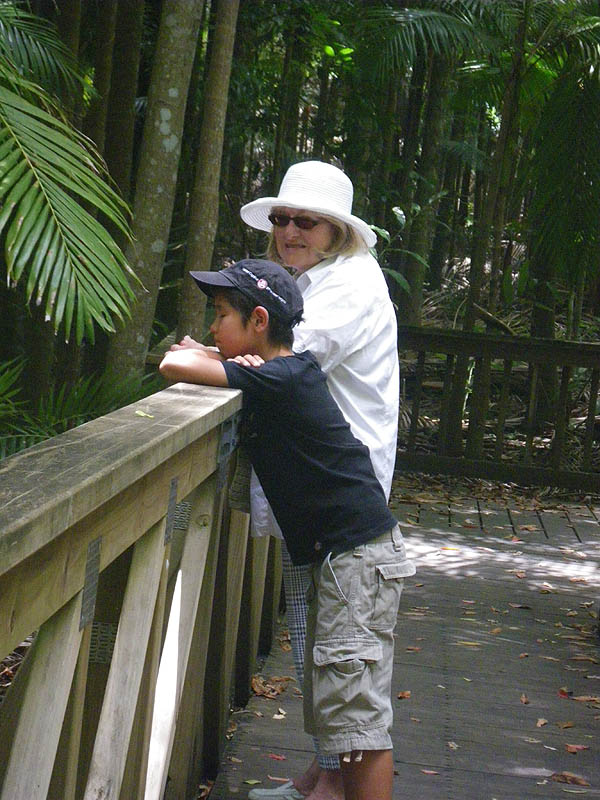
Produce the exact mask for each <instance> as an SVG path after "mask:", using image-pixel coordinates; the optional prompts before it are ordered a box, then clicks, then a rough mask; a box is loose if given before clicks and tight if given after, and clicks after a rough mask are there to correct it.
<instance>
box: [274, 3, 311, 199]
mask: <svg viewBox="0 0 600 800" xmlns="http://www.w3.org/2000/svg"><path fill="white" fill-rule="evenodd" d="M303 26H304V23H303V21H302V20H296V19H294V18H292V24H291V26H290V28H289V31H288V33H287V36H286V49H285V58H284V62H283V71H282V74H281V84H280V92H279V93H280V115H279V124H278V125H277V133H276V136H275V151H274V155H273V177H272V184H271V188H272V192H273V194H276V192H277V189H278V187H279V184H280V183H281V179H282V177H283V174H284V172H285V171H286V169H287V167H288V165H289V164H290V163H291V162H292V161H293V160H294V158H295V156H296V153H297V146H298V125H299V108H300V93H301V91H302V84H303V82H304V61H305V58H306V44H305V39H304V35H303V34H304V27H303Z"/></svg>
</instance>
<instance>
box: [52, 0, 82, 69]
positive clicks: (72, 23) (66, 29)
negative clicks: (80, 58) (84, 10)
mask: <svg viewBox="0 0 600 800" xmlns="http://www.w3.org/2000/svg"><path fill="white" fill-rule="evenodd" d="M56 24H57V26H58V32H59V34H60V38H61V39H62V40H63V42H64V43H65V44H66V46H67V47H68V48H69V50H71V52H72V53H74V54H75V57H76V58H77V54H78V53H79V36H80V28H81V0H56Z"/></svg>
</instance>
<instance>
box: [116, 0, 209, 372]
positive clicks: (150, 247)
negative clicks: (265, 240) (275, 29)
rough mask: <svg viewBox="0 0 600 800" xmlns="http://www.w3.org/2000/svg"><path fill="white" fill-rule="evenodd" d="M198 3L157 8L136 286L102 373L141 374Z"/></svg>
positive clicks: (173, 2) (131, 253)
mask: <svg viewBox="0 0 600 800" xmlns="http://www.w3.org/2000/svg"><path fill="white" fill-rule="evenodd" d="M201 9H202V0H193V2H192V0H165V2H164V4H163V8H162V14H161V20H160V27H159V33H158V41H157V44H156V53H155V57H154V66H153V70H152V78H151V81H150V89H149V92H148V108H147V111H146V122H145V125H144V133H143V137H142V147H141V154H140V164H139V168H138V174H137V180H136V189H135V202H134V217H133V236H134V241H133V242H132V243H131V244H130V245H128V246H127V248H126V251H125V252H126V256H127V259H128V261H129V263H130V264H131V266H132V267H133V270H134V272H135V273H136V275H137V276H138V278H139V279H140V281H141V284H142V286H136V287H135V294H136V302H135V304H134V306H133V308H132V310H131V319H130V320H128V321H127V323H126V325H125V326H123V327H121V329H120V330H119V331H118V332H117V333H116V334H115V335H114V336H113V337H112V339H111V341H110V343H109V350H108V359H107V370H108V372H109V374H111V375H114V376H115V377H118V376H120V375H123V374H124V373H125V374H134V373H136V372H141V371H142V370H143V368H144V362H145V359H146V352H147V349H148V342H149V338H150V332H151V329H152V322H153V319H154V310H155V307H156V299H157V296H158V289H159V285H160V278H161V273H162V267H163V262H164V258H165V252H166V249H167V243H168V239H169V229H170V225H171V215H172V212H173V203H174V200H175V188H176V183H177V170H178V166H179V155H180V151H181V136H182V131H183V121H184V114H185V105H186V99H187V91H188V86H189V82H190V74H191V70H192V62H193V58H194V52H195V48H196V41H197V37H198V30H199V26H200V15H201Z"/></svg>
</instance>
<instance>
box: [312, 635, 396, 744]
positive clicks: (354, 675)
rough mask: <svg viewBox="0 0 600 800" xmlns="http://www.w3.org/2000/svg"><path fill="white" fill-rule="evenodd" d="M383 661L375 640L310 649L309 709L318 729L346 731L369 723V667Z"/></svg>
mask: <svg viewBox="0 0 600 800" xmlns="http://www.w3.org/2000/svg"><path fill="white" fill-rule="evenodd" d="M382 658H383V648H382V646H381V644H380V643H379V642H377V641H372V642H370V641H360V640H358V641H357V640H342V641H339V640H338V641H330V642H321V643H319V644H316V645H314V647H313V663H314V671H313V706H314V714H315V718H316V719H317V720H318V721H319V725H320V726H322V727H323V726H325V727H328V728H330V729H331V728H337V729H348V728H353V727H357V726H358V727H359V728H360V727H361V726H362V725H367V724H372V722H373V719H372V717H374V711H373V709H372V708H371V707H370V703H369V702H368V698H370V697H371V695H372V676H371V669H370V665H371V664H372V663H374V662H376V661H380V660H381V659H382Z"/></svg>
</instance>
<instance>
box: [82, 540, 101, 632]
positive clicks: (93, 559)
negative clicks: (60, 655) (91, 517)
mask: <svg viewBox="0 0 600 800" xmlns="http://www.w3.org/2000/svg"><path fill="white" fill-rule="evenodd" d="M101 543H102V537H101V536H99V537H98V538H97V539H94V540H93V541H91V542H90V543H89V544H88V548H87V558H86V561H85V578H84V582H83V591H82V592H81V614H80V617H79V630H80V631H82V630H83V629H84V628H85V627H87V625H89V624H90V622H92V620H93V619H94V611H95V610H96V595H97V594H98V576H99V574H100V545H101Z"/></svg>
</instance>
